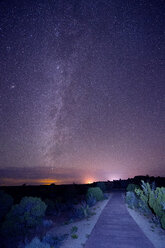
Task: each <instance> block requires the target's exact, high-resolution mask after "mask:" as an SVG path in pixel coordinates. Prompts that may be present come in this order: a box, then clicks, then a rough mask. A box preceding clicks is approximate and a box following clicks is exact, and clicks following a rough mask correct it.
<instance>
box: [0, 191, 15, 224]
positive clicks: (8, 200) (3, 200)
mask: <svg viewBox="0 0 165 248" xmlns="http://www.w3.org/2000/svg"><path fill="white" fill-rule="evenodd" d="M12 205H13V197H12V196H10V195H8V194H7V193H5V192H4V191H2V190H1V191H0V221H2V219H3V218H4V217H5V215H6V214H7V213H8V212H9V210H10V208H11V207H12Z"/></svg>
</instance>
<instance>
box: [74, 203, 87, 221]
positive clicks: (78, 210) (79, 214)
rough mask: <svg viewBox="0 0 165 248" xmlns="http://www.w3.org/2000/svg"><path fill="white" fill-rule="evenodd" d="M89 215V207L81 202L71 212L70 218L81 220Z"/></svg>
mask: <svg viewBox="0 0 165 248" xmlns="http://www.w3.org/2000/svg"><path fill="white" fill-rule="evenodd" d="M89 215H90V210H89V206H88V205H87V204H86V202H81V204H78V205H75V206H74V207H73V210H72V216H71V217H73V218H76V219H83V218H86V217H88V216H89Z"/></svg>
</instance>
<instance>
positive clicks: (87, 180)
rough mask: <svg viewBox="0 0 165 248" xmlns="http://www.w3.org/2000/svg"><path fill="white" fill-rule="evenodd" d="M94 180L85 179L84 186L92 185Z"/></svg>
mask: <svg viewBox="0 0 165 248" xmlns="http://www.w3.org/2000/svg"><path fill="white" fill-rule="evenodd" d="M94 181H95V180H94V179H93V178H87V179H85V184H90V183H93V182H94Z"/></svg>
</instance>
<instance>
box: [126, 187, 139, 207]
mask: <svg viewBox="0 0 165 248" xmlns="http://www.w3.org/2000/svg"><path fill="white" fill-rule="evenodd" d="M126 203H127V204H128V206H129V207H130V208H137V207H138V199H137V197H136V195H135V193H134V192H132V191H129V192H127V193H126Z"/></svg>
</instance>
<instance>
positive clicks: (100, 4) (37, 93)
mask: <svg viewBox="0 0 165 248" xmlns="http://www.w3.org/2000/svg"><path fill="white" fill-rule="evenodd" d="M164 79H165V2H164V1H163V0H145V1H144V0H141V1H138V0H126V1H123V0H109V1H108V0H107V1H105V0H84V1H83V0H80V1H77V0H70V1H68V0H65V1H64V0H56V1H55V0H54V1H53V0H49V1H46V0H45V1H44V0H40V1H39V0H38V1H32V0H31V1H29V0H28V1H25V0H23V1H21V0H20V1H14V0H8V1H7V0H5V1H1V3H0V84H1V86H0V87H1V91H0V114H1V119H0V146H1V156H0V174H1V176H0V179H1V184H15V183H17V182H18V184H19V183H22V182H23V181H26V182H27V183H28V182H29V183H30V182H33V183H34V180H36V182H37V180H40V179H43V178H48V179H52V180H54V181H55V182H57V183H58V182H60V183H65V182H73V181H75V182H83V181H84V180H86V179H87V178H92V180H110V179H113V178H127V177H132V176H135V175H140V174H144V175H145V174H149V175H156V176H157V175H164V176H165V166H164V161H165V158H164V141H165V136H164V134H165V128H164V126H165V125H164V122H165V104H164V102H165V101H164V100H165V97H164V96H165V95H164V92H165V83H164ZM18 179H19V180H20V179H21V181H18ZM32 179H33V181H30V180H32Z"/></svg>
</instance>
